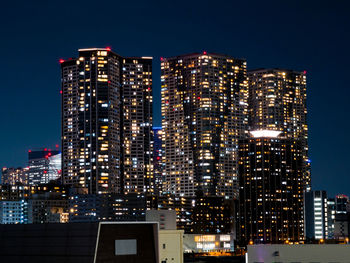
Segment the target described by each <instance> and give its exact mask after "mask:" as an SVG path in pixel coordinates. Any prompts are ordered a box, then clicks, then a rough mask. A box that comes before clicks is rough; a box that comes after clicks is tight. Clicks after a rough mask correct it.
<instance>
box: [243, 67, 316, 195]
mask: <svg viewBox="0 0 350 263" xmlns="http://www.w3.org/2000/svg"><path fill="white" fill-rule="evenodd" d="M248 79H249V99H248V105H249V128H250V130H251V131H255V130H274V131H281V135H282V136H283V137H285V138H290V139H294V140H298V142H299V143H301V144H302V148H303V149H302V155H303V160H304V161H303V162H304V164H303V165H302V168H303V176H304V180H305V190H310V187H311V176H310V163H309V159H308V126H307V121H306V115H307V108H306V71H303V72H299V71H294V70H284V69H258V70H252V71H248Z"/></svg>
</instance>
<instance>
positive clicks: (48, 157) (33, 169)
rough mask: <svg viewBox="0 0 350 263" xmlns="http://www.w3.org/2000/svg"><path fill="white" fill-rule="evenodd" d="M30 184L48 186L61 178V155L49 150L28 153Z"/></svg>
mask: <svg viewBox="0 0 350 263" xmlns="http://www.w3.org/2000/svg"><path fill="white" fill-rule="evenodd" d="M28 167H29V170H28V184H29V185H40V184H48V183H49V182H50V181H55V180H58V179H60V177H61V153H60V152H59V151H57V150H50V149H47V148H44V149H40V150H29V151H28Z"/></svg>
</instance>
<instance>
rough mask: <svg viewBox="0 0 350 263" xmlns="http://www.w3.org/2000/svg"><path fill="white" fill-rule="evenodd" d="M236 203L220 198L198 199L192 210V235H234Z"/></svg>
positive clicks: (207, 197)
mask: <svg viewBox="0 0 350 263" xmlns="http://www.w3.org/2000/svg"><path fill="white" fill-rule="evenodd" d="M233 217H234V203H233V200H227V199H225V198H224V197H218V196H202V197H197V198H196V203H195V206H194V207H193V210H192V222H193V225H192V233H194V234H231V233H234V220H233Z"/></svg>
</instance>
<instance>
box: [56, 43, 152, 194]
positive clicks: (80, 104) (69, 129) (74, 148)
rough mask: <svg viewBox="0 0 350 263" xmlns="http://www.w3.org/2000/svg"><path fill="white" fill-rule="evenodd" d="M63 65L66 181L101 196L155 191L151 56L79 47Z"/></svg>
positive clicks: (63, 134)
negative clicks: (77, 54)
mask: <svg viewBox="0 0 350 263" xmlns="http://www.w3.org/2000/svg"><path fill="white" fill-rule="evenodd" d="M61 69H62V154H63V159H62V166H63V169H62V172H63V181H64V183H65V184H68V185H74V186H78V187H82V188H86V189H87V192H89V193H97V194H103V193H122V192H125V193H143V192H152V191H153V184H154V180H153V179H154V178H153V163H152V150H153V144H152V142H153V140H152V139H153V138H152V130H151V127H152V58H150V57H141V58H123V57H121V56H119V55H118V54H116V53H114V52H112V51H111V50H110V48H88V49H79V58H77V59H70V60H68V61H63V60H62V61H61Z"/></svg>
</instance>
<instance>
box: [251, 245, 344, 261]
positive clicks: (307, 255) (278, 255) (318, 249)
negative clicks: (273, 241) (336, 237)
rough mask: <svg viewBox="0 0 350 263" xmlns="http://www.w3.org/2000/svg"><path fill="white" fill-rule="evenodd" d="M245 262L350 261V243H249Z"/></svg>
mask: <svg viewBox="0 0 350 263" xmlns="http://www.w3.org/2000/svg"><path fill="white" fill-rule="evenodd" d="M246 260H247V262H246V263H271V262H279V263H304V262H305V263H350V245H343V244H341V245H336V244H323V245H317V244H306V245H249V246H248V256H247V257H246Z"/></svg>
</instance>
